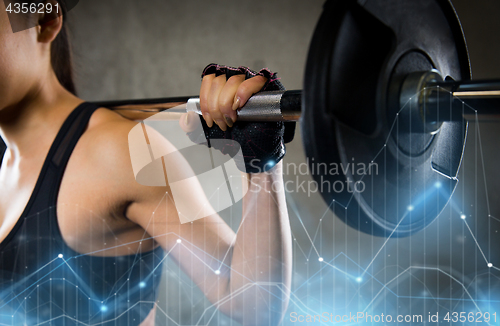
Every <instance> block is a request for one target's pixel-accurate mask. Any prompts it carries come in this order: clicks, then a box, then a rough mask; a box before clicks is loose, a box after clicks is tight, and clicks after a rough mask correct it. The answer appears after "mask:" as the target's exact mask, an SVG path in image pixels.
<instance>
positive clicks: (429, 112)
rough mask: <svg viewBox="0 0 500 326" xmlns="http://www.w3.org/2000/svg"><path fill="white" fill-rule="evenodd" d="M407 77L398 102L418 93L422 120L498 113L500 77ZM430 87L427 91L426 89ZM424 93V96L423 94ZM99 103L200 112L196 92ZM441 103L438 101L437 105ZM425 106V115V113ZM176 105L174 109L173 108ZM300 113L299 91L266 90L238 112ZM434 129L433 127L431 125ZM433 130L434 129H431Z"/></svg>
mask: <svg viewBox="0 0 500 326" xmlns="http://www.w3.org/2000/svg"><path fill="white" fill-rule="evenodd" d="M430 73H432V74H436V73H438V72H437V71H429V72H419V73H417V75H411V76H408V79H410V78H411V79H414V78H417V79H420V78H424V81H425V77H426V76H428V75H429V74H430ZM412 86H413V85H412V84H410V83H408V81H407V82H406V83H405V84H404V85H403V88H402V90H401V95H400V98H401V100H400V103H401V104H403V105H404V104H405V103H406V102H407V101H409V100H410V97H411V96H415V95H416V96H418V94H422V95H421V97H422V98H421V99H419V102H420V103H421V105H422V108H419V110H420V111H421V115H420V117H421V119H422V123H425V124H429V125H435V126H438V125H439V124H440V122H443V121H449V120H456V119H462V118H465V119H467V120H475V119H477V118H478V117H479V118H480V119H481V118H482V117H483V116H486V117H487V119H493V118H494V116H496V115H499V114H500V81H496V80H482V81H481V80H475V81H473V82H472V81H467V82H458V81H457V82H455V81H453V82H443V81H442V80H441V81H440V82H438V81H431V82H428V81H425V82H424V83H421V84H419V87H417V88H414V87H412ZM427 90H429V91H427ZM424 94H425V96H424ZM450 96H451V97H452V98H455V99H458V100H459V101H453V102H454V103H455V105H453V107H452V110H451V112H450V108H449V104H447V103H445V102H446V101H449V99H450ZM459 102H460V103H461V102H465V103H466V104H468V105H469V106H470V107H474V108H477V109H475V110H474V111H472V110H466V111H464V112H462V107H461V106H457V105H456V104H457V103H459ZM96 104H98V105H99V106H102V107H106V108H110V109H112V110H115V111H117V112H119V113H120V114H121V115H123V116H124V117H126V118H129V119H134V120H144V119H146V118H148V117H150V116H151V115H153V114H156V113H158V112H163V111H166V110H169V109H170V110H171V112H174V111H175V112H179V113H185V112H189V111H193V112H195V113H197V114H199V115H201V114H202V113H201V110H200V99H199V98H198V97H195V96H183V97H167V98H156V99H135V100H118V101H108V102H97V103H96ZM439 104H441V105H439ZM424 106H425V117H424ZM172 109H175V110H172ZM301 114H302V91H301V90H290V91H268V92H261V93H258V94H256V95H254V96H252V97H251V98H250V99H249V100H248V102H247V103H246V105H245V106H243V107H242V108H241V109H238V111H237V115H238V120H240V121H258V122H261V121H299V119H300V117H301ZM433 129H434V127H433ZM432 131H436V129H434V130H432Z"/></svg>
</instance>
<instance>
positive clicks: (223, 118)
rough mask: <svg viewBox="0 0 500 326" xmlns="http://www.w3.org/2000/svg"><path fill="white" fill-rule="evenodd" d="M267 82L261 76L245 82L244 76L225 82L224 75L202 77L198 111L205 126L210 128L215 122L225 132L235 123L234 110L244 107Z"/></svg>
mask: <svg viewBox="0 0 500 326" xmlns="http://www.w3.org/2000/svg"><path fill="white" fill-rule="evenodd" d="M266 82H267V78H266V77H263V76H255V77H252V78H250V79H247V80H245V75H236V76H232V77H231V78H229V79H228V80H227V81H226V75H220V76H218V77H215V74H211V75H206V76H205V77H203V80H202V82H201V89H200V109H201V112H202V113H203V118H204V119H205V122H206V123H207V125H208V126H209V127H210V128H211V127H212V126H213V123H214V122H215V123H216V124H217V125H218V126H219V128H221V129H222V130H223V131H226V129H227V127H228V126H229V127H232V126H233V123H234V122H236V119H237V114H236V110H237V109H239V108H241V107H242V106H244V105H245V103H246V102H247V101H248V99H249V98H250V97H251V96H252V95H253V94H255V93H257V92H259V91H260V90H261V89H262V87H264V85H265V84H266Z"/></svg>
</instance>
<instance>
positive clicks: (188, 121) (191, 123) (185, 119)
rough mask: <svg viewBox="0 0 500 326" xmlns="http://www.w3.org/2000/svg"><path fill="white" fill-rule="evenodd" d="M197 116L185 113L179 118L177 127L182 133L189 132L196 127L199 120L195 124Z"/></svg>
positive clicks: (192, 113)
mask: <svg viewBox="0 0 500 326" xmlns="http://www.w3.org/2000/svg"><path fill="white" fill-rule="evenodd" d="M197 119H198V115H197V114H196V113H194V112H187V113H184V114H183V115H182V116H181V119H180V120H179V125H180V126H181V129H182V130H184V132H186V133H187V132H191V131H193V130H195V129H196V127H198V124H199V120H198V123H197Z"/></svg>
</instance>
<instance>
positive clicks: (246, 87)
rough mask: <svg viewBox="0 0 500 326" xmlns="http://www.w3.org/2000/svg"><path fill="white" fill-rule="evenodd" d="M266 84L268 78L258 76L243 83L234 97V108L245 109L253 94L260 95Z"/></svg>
mask: <svg viewBox="0 0 500 326" xmlns="http://www.w3.org/2000/svg"><path fill="white" fill-rule="evenodd" d="M266 82H267V78H266V77H263V76H256V77H252V78H250V79H247V80H245V81H244V82H243V83H241V84H240V86H239V87H238V90H237V91H236V95H235V97H234V107H235V108H236V109H239V108H241V107H243V106H244V105H245V104H246V102H247V101H248V99H249V98H250V97H251V96H252V95H253V94H255V93H258V92H259V91H260V90H261V89H262V87H264V85H265V84H266Z"/></svg>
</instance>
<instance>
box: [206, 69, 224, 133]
mask: <svg viewBox="0 0 500 326" xmlns="http://www.w3.org/2000/svg"><path fill="white" fill-rule="evenodd" d="M224 85H226V75H220V76H218V77H215V78H214V79H213V80H212V84H211V85H210V92H209V94H208V102H207V103H208V113H210V116H211V117H212V119H213V120H214V122H215V123H216V124H217V125H218V126H219V128H221V129H222V130H223V131H226V129H227V124H226V122H225V120H224V117H223V116H222V113H221V112H220V109H219V95H220V92H221V91H222V89H223V88H224Z"/></svg>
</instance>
